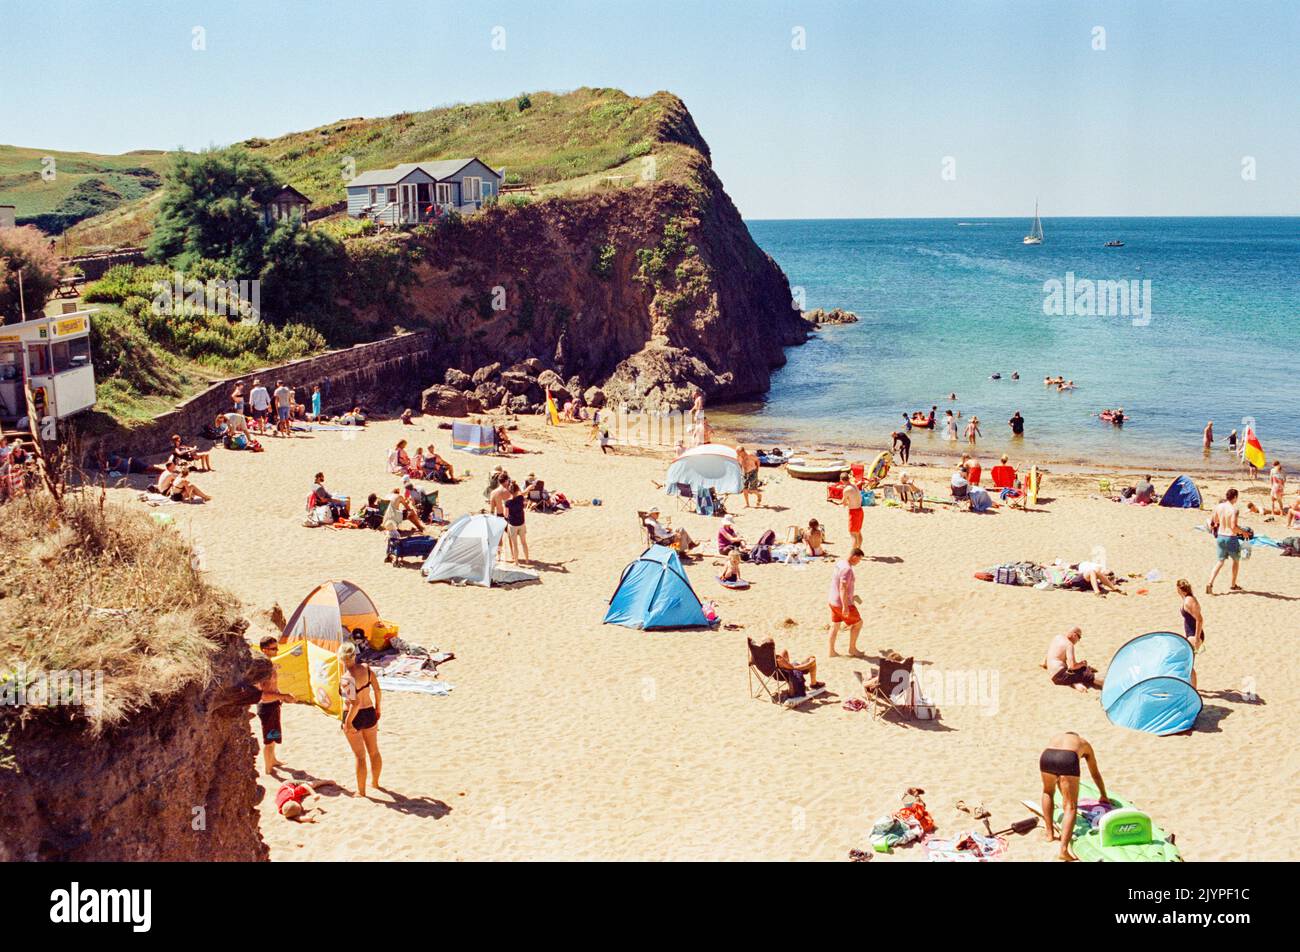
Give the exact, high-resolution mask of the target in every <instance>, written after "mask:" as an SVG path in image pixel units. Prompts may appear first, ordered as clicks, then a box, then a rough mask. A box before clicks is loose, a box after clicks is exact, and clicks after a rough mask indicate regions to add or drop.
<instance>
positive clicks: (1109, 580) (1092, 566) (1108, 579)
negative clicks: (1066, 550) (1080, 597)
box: [1079, 562, 1124, 595]
mask: <svg viewBox="0 0 1300 952" xmlns="http://www.w3.org/2000/svg"><path fill="white" fill-rule="evenodd" d="M1079 574H1080V575H1082V576H1083V579H1084V581H1085V582H1087V583H1088V584H1089V585H1091V586H1092V590H1093V591H1094V592H1096V593H1097V594H1098V595H1105V594H1106V593H1107V592H1119V594H1120V595H1123V594H1124V593H1123V592H1120V590H1119V585H1118V583H1116V581H1115V573H1114V572H1107V571H1106V570H1105V569H1103V568H1102V567H1101V566H1100V565H1098V564H1097V563H1096V562H1080V563H1079Z"/></svg>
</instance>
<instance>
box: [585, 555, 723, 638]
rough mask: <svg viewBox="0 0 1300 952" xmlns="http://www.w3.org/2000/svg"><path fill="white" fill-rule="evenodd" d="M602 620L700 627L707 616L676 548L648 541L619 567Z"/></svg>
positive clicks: (630, 624)
mask: <svg viewBox="0 0 1300 952" xmlns="http://www.w3.org/2000/svg"><path fill="white" fill-rule="evenodd" d="M605 623H606V624H607V625H623V626H624V627H625V628H641V629H651V628H703V627H707V626H708V624H709V620H708V619H707V618H705V617H704V606H703V605H701V604H700V598H699V596H698V595H696V594H695V589H693V588H691V583H690V580H689V579H687V577H686V572H685V571H684V570H683V569H682V563H681V560H680V559H679V558H678V557H677V552H676V551H675V550H674V549H671V548H669V547H668V546H666V545H652V546H650V548H648V549H646V550H645V551H644V552H642V553H641V556H640V558H638V559H637V560H636V561H635V562H632V563H630V564H629V565H628V567H627V568H625V569H624V570H623V577H622V578H620V579H619V580H618V588H616V589H615V590H614V595H613V597H612V598H611V599H610V600H609V610H608V611H606V612H605Z"/></svg>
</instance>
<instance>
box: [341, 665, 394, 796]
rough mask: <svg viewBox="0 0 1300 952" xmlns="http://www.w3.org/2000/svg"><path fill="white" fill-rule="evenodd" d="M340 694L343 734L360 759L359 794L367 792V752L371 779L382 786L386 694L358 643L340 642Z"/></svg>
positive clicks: (358, 764) (358, 772) (358, 771)
mask: <svg viewBox="0 0 1300 952" xmlns="http://www.w3.org/2000/svg"><path fill="white" fill-rule="evenodd" d="M338 657H339V668H340V670H341V672H342V673H341V675H340V677H339V693H340V695H342V698H343V705H344V706H343V736H344V737H346V738H347V739H348V746H350V747H351V748H352V753H353V754H354V755H355V756H356V758H357V794H358V795H359V796H362V797H364V796H365V795H366V755H367V754H369V755H370V774H371V777H370V779H371V782H372V783H373V784H374V786H376V787H378V786H379V771H380V770H382V769H383V766H384V760H383V758H382V757H380V756H379V737H378V729H377V725H378V724H379V704H380V701H381V696H382V693H383V692H381V691H380V690H379V682H378V681H376V680H375V673H374V672H373V671H371V670H370V668H369V667H368V666H367V665H364V664H361V663H360V662H358V661H357V646H356V645H354V644H353V643H352V642H350V641H345V642H344V643H343V644H341V645H339V651H338Z"/></svg>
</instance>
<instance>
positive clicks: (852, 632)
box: [826, 549, 862, 657]
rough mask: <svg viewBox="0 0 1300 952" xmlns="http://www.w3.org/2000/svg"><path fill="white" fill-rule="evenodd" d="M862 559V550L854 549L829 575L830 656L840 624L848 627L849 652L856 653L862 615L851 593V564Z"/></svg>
mask: <svg viewBox="0 0 1300 952" xmlns="http://www.w3.org/2000/svg"><path fill="white" fill-rule="evenodd" d="M861 561H862V550H861V549H854V550H853V551H852V552H850V553H849V557H848V558H847V559H841V560H840V561H838V562H836V563H835V572H834V574H832V576H831V590H830V593H829V594H828V595H827V597H826V601H827V604H828V605H829V606H830V609H831V648H830V653H831V656H832V657H834V656H835V653H836V652H835V638H836V636H837V635H839V633H840V625H844V626H845V627H847V628H848V629H849V654H850V655H856V654H857V653H858V633H859V632H861V631H862V615H861V614H860V613H859V612H858V606H857V605H856V604H854V601H855V597H854V594H853V588H854V583H855V582H856V578H855V577H854V574H853V566H855V565H857V564H858V563H859V562H861Z"/></svg>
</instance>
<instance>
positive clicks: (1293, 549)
mask: <svg viewBox="0 0 1300 952" xmlns="http://www.w3.org/2000/svg"><path fill="white" fill-rule="evenodd" d="M1278 548H1280V549H1281V550H1282V554H1283V555H1297V556H1300V536H1287V537H1286V538H1285V539H1283V540H1282V542H1281V543H1280V545H1279V546H1278Z"/></svg>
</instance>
